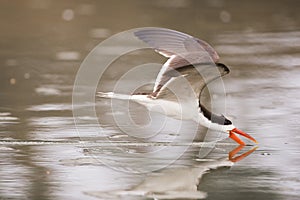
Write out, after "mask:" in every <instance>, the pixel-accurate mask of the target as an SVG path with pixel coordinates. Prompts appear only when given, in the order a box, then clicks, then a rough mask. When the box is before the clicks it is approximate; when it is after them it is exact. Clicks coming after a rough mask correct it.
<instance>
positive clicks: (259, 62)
mask: <svg viewBox="0 0 300 200" xmlns="http://www.w3.org/2000/svg"><path fill="white" fill-rule="evenodd" d="M299 6H300V1H297V0H286V1H281V0H273V1H267V0H265V1H261V0H252V1H238V0H153V1H146V0H127V1H118V0H111V1H104V0H97V1H96V0H76V1H71V0H61V1H55V0H24V1H11V0H1V2H0V27H1V31H0V69H1V72H0V200H2V199H95V197H92V196H91V195H88V194H87V191H108V190H119V189H129V188H132V187H133V186H135V185H137V184H138V183H139V182H140V181H141V180H143V179H144V178H145V175H137V174H124V173H121V172H119V171H115V170H112V169H110V168H109V167H106V166H104V165H102V164H100V163H99V162H95V161H93V160H92V159H91V156H89V155H86V154H85V153H86V151H87V150H86V148H85V147H83V146H82V145H80V144H79V143H78V142H79V141H80V138H79V136H78V135H77V132H76V128H75V125H74V120H73V115H72V90H73V84H74V81H75V76H76V73H77V70H78V69H79V67H80V64H81V63H82V62H83V60H84V58H85V57H86V56H87V55H88V53H89V52H90V51H91V50H92V49H93V48H94V47H95V46H96V45H97V44H99V43H100V42H101V41H103V40H105V39H106V38H108V37H110V36H111V35H113V34H116V33H119V32H121V31H125V30H128V29H132V28H138V27H149V26H153V27H164V28H170V29H175V30H178V31H181V32H185V33H188V34H190V35H193V36H195V37H198V38H201V39H203V40H205V41H207V42H208V43H210V44H211V45H212V46H213V47H214V48H215V49H216V50H217V52H218V53H219V55H220V57H221V62H223V63H226V65H227V66H229V68H230V69H231V73H230V74H229V75H228V76H227V77H225V78H224V82H225V88H226V92H227V107H226V110H227V113H226V114H227V115H229V116H230V117H231V118H232V119H233V120H234V121H235V123H236V124H237V125H238V127H241V129H244V130H245V131H247V132H249V133H251V135H252V136H253V137H254V138H256V139H257V140H258V141H259V142H260V148H259V149H258V150H257V151H256V152H254V153H253V155H251V157H249V158H247V159H245V160H243V161H241V162H239V163H237V164H236V165H235V166H234V167H233V168H231V170H220V171H216V172H214V173H211V174H208V175H206V176H205V177H204V179H203V181H201V183H200V185H198V186H197V187H198V190H201V191H205V192H206V193H207V194H208V196H207V199H241V198H243V199H253V198H255V199H299V197H300V193H299V189H300V179H299V166H300V160H299V153H300V144H299V143H300V137H299V128H300V123H299V118H300V112H299V108H300V106H299V105H300V104H299V103H298V99H299V98H300V92H299V89H300V82H299V78H300V68H299V67H300V59H299V58H300V30H299V25H300V14H299ZM150 58H151V59H152V58H153V55H151V56H149V60H151V59H150ZM155 58H156V61H157V60H159V59H161V58H160V57H159V56H156V57H155ZM161 61H162V62H163V59H161ZM99 62H100V61H99ZM131 62H132V61H131ZM108 79H113V76H111V77H108ZM101 106H102V107H101ZM103 106H105V102H104V103H103V102H102V104H101V105H100V108H99V110H100V111H99V112H98V113H99V115H102V116H106V117H105V119H104V121H106V122H107V123H109V120H110V119H111V116H109V113H108V110H105V108H103ZM101 110H104V111H105V112H104V111H103V113H102V112H101ZM107 113H108V114H107ZM87 126H88V124H87ZM106 126H107V129H106V130H105V131H106V132H105V134H106V135H107V136H109V137H114V138H118V136H120V134H121V133H120V131H119V130H118V129H117V128H116V127H114V125H113V124H106ZM88 132H89V131H88V129H87V134H86V135H85V136H84V137H82V138H83V140H92V141H93V140H94V139H93V135H89V134H88ZM81 136H82V135H81ZM82 138H81V139H82ZM97 140H100V141H101V138H97ZM195 151H196V150H195V149H194V150H192V151H190V152H189V158H191V157H193V156H194V157H195V156H196V155H197V154H196V153H195ZM108 152H109V153H112V151H110V150H108ZM226 153H227V152H222V153H221V156H224V155H226ZM180 165H184V166H186V167H188V166H194V165H195V163H191V162H189V161H187V160H184V159H183V160H182V163H181V164H180ZM116 180H117V181H116ZM199 188H200V189H199ZM107 198H108V197H107ZM111 198H112V199H115V197H111ZM143 198H144V197H141V199H143ZM133 199H137V198H133Z"/></svg>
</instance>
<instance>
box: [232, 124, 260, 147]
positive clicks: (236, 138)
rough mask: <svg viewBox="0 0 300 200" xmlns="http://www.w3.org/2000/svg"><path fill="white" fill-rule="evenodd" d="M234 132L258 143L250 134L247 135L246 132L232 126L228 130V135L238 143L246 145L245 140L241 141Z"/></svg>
mask: <svg viewBox="0 0 300 200" xmlns="http://www.w3.org/2000/svg"><path fill="white" fill-rule="evenodd" d="M236 134H239V135H241V136H244V137H246V138H248V139H249V140H251V141H253V142H255V143H256V144H257V143H258V142H257V141H256V140H255V139H254V138H253V137H251V136H250V135H248V134H247V133H245V132H243V131H241V130H239V129H237V128H234V129H232V130H231V131H230V132H229V137H230V138H231V139H233V140H234V141H236V142H237V143H239V144H240V145H246V144H245V142H243V141H242V140H241V139H240V138H239V137H238V136H237V135H236Z"/></svg>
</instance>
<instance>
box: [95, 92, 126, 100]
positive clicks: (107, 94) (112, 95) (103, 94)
mask: <svg viewBox="0 0 300 200" xmlns="http://www.w3.org/2000/svg"><path fill="white" fill-rule="evenodd" d="M97 97H100V98H107V99H121V100H130V99H131V95H128V94H116V93H114V92H98V93H97Z"/></svg>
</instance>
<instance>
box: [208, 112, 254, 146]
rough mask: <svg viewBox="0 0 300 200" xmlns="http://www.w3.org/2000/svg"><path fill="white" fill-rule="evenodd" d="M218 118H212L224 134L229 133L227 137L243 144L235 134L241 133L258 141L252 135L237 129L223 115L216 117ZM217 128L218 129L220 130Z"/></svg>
mask: <svg viewBox="0 0 300 200" xmlns="http://www.w3.org/2000/svg"><path fill="white" fill-rule="evenodd" d="M216 118H218V119H219V120H214V121H215V123H216V122H217V126H216V127H217V129H218V128H220V129H221V131H222V132H225V133H226V134H229V137H230V138H231V139H233V140H234V141H236V142H237V143H238V144H240V145H245V142H244V141H242V140H241V139H240V138H239V137H238V136H237V135H241V136H243V137H245V138H248V139H249V140H251V141H253V142H255V143H256V144H257V143H258V142H257V141H256V140H255V139H254V138H253V137H251V136H250V135H249V134H247V133H245V132H244V131H242V130H240V129H237V128H236V127H235V126H234V125H233V124H232V122H231V121H230V120H229V119H228V118H226V117H225V116H224V115H221V116H218V117H216ZM220 129H219V130H220Z"/></svg>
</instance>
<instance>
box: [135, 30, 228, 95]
mask: <svg viewBox="0 0 300 200" xmlns="http://www.w3.org/2000/svg"><path fill="white" fill-rule="evenodd" d="M134 34H135V36H136V37H138V38H139V39H141V40H142V41H144V42H145V43H147V44H149V45H150V47H152V48H154V49H155V51H157V52H158V53H160V54H162V55H163V56H165V57H167V58H169V59H168V60H167V62H166V63H165V64H164V65H163V67H162V69H161V70H160V72H159V74H158V76H157V78H156V81H155V85H154V89H153V93H152V96H153V97H155V98H160V97H163V96H165V95H167V94H169V92H167V91H168V90H167V87H166V86H168V85H170V81H175V80H177V79H172V77H178V76H182V75H184V76H185V78H186V80H188V81H189V83H190V85H191V86H192V88H193V89H194V92H195V94H196V95H198V96H199V95H200V92H201V90H202V89H203V87H204V86H205V85H206V84H207V83H208V82H210V81H212V80H214V79H215V78H217V77H220V76H222V75H224V74H227V73H228V72H229V70H228V68H227V67H226V66H225V67H226V69H225V68H224V67H223V66H218V65H216V64H215V63H217V62H218V60H219V56H218V54H217V52H216V51H215V50H214V49H213V48H212V47H211V46H210V45H209V44H208V43H206V42H204V41H203V40H200V39H198V38H195V37H193V36H190V35H188V34H185V33H181V32H178V31H174V30H170V29H165V28H143V29H141V30H138V31H136V32H135V33H134ZM194 66H197V67H194ZM215 66H217V67H215ZM217 69H219V70H217ZM219 71H220V73H219ZM216 72H217V73H216ZM178 80H179V79H178ZM168 82H169V83H168ZM167 83H168V84H167ZM175 85H177V83H176V84H175Z"/></svg>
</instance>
